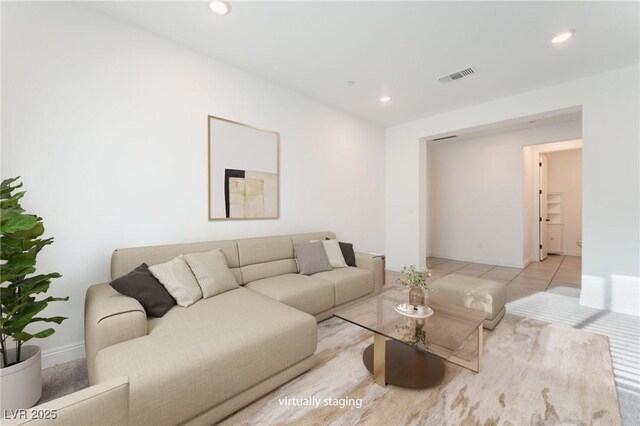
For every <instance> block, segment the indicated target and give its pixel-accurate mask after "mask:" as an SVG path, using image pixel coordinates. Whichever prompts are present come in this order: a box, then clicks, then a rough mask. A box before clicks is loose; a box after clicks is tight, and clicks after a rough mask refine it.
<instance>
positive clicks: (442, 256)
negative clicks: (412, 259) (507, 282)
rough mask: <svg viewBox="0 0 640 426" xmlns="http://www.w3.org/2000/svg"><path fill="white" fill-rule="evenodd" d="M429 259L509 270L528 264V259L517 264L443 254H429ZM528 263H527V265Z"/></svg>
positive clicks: (516, 262) (503, 260) (511, 261)
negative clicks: (455, 261) (500, 267)
mask: <svg viewBox="0 0 640 426" xmlns="http://www.w3.org/2000/svg"><path fill="white" fill-rule="evenodd" d="M429 257H438V258H440V259H449V260H458V261H460V262H471V263H482V264H485V265H496V266H506V267H509V268H524V267H526V266H527V265H528V264H529V263H531V262H530V259H531V258H529V259H525V260H524V261H521V262H518V261H513V260H505V259H493V258H482V257H473V256H458V255H455V254H445V253H430V254H429ZM527 262H528V263H527Z"/></svg>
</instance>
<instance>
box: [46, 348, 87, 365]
mask: <svg viewBox="0 0 640 426" xmlns="http://www.w3.org/2000/svg"><path fill="white" fill-rule="evenodd" d="M84 357H85V354H84V342H76V343H70V344H68V345H63V346H58V347H56V348H51V349H46V350H44V351H42V368H43V369H45V368H49V367H53V366H55V365H58V364H64V363H65V362H69V361H75V360H76V359H80V358H84Z"/></svg>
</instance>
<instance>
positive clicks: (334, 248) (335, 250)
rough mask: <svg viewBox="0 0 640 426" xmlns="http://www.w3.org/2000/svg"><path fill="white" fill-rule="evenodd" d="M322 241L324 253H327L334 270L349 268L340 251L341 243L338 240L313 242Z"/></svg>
mask: <svg viewBox="0 0 640 426" xmlns="http://www.w3.org/2000/svg"><path fill="white" fill-rule="evenodd" d="M316 241H322V246H323V247H324V251H325V252H326V253H327V257H328V258H329V263H331V267H332V268H347V267H349V265H347V262H346V261H345V260H344V256H343V255H342V250H340V243H338V240H312V241H311V242H316Z"/></svg>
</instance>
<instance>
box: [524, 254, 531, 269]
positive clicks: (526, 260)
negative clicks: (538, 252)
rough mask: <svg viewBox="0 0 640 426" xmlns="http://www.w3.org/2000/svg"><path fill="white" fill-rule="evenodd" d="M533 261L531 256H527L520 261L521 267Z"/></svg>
mask: <svg viewBox="0 0 640 426" xmlns="http://www.w3.org/2000/svg"><path fill="white" fill-rule="evenodd" d="M532 262H533V257H531V256H529V257H527V258H526V259H525V260H524V262H522V267H523V268H526V267H527V266H529V265H530V264H531V263H532Z"/></svg>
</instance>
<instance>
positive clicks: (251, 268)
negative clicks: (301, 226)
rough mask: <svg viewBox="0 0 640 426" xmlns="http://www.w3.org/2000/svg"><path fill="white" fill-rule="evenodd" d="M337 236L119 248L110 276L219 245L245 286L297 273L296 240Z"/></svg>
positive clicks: (235, 275)
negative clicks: (294, 248) (265, 279)
mask: <svg viewBox="0 0 640 426" xmlns="http://www.w3.org/2000/svg"><path fill="white" fill-rule="evenodd" d="M335 237H336V236H335V234H334V233H333V232H312V233H306V234H293V235H279V236H274V237H259V238H243V239H239V240H223V241H207V242H199V243H186V244H170V245H164V246H153V247H134V248H124V249H117V250H115V251H114V252H113V255H112V256H111V279H112V280H114V279H116V278H119V277H121V276H123V275H126V274H128V273H129V272H131V271H132V270H133V269H135V268H137V267H138V266H140V264H142V263H146V264H147V265H149V266H152V265H157V264H159V263H164V262H168V261H169V260H171V259H173V258H174V257H176V256H179V255H181V254H188V253H199V252H205V251H210V250H213V249H216V248H220V249H222V252H223V253H224V255H225V258H226V259H227V265H228V266H229V269H231V272H232V273H233V275H234V277H235V278H236V281H237V282H238V283H239V284H243V285H244V284H246V283H249V282H251V281H256V280H259V279H263V278H269V277H273V276H276V275H282V274H289V273H292V274H295V273H297V272H298V266H297V264H296V261H295V259H294V255H293V245H294V244H295V243H300V242H309V241H311V240H324V239H325V238H335Z"/></svg>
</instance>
